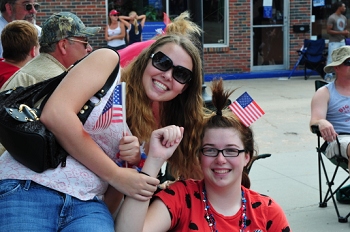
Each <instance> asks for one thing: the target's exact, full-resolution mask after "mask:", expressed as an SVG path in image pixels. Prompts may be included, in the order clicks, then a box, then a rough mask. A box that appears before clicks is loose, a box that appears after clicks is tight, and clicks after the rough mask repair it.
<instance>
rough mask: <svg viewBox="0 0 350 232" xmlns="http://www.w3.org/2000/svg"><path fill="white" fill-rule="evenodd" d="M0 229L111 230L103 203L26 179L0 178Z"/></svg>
mask: <svg viewBox="0 0 350 232" xmlns="http://www.w3.org/2000/svg"><path fill="white" fill-rule="evenodd" d="M0 231H33V232H34V231H35V232H37V231H61V232H68V231H71V232H73V231H74V232H76V231H83V232H90V231H91V232H96V231H101V232H102V231H103V232H114V224H113V219H112V216H111V214H110V213H109V211H108V209H107V206H106V205H105V203H104V202H103V201H101V200H99V199H98V198H97V197H95V199H93V200H88V201H81V200H79V199H77V198H74V197H71V196H70V195H67V194H63V193H60V192H57V191H55V190H53V189H50V188H46V187H44V186H42V185H39V184H37V183H35V182H33V181H30V180H27V181H26V180H0Z"/></svg>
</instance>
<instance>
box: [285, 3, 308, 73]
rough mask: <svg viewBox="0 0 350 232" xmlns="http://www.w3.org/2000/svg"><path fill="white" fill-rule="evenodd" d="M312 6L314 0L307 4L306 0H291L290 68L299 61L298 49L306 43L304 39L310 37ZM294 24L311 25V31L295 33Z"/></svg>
mask: <svg viewBox="0 0 350 232" xmlns="http://www.w3.org/2000/svg"><path fill="white" fill-rule="evenodd" d="M311 7H312V2H311V1H309V2H308V3H307V4H305V1H304V0H291V1H290V29H289V34H290V43H289V44H290V45H289V57H290V69H292V68H293V66H294V64H295V63H296V62H297V60H298V58H299V56H298V54H297V52H296V51H297V50H299V49H300V48H301V46H302V45H303V44H304V39H310V36H311ZM293 25H310V31H309V32H307V33H294V32H293Z"/></svg>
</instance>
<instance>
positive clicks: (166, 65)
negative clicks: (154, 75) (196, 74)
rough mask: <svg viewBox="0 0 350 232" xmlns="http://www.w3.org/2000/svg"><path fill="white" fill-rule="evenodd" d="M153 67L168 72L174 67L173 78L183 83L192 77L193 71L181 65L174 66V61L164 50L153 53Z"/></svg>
mask: <svg viewBox="0 0 350 232" xmlns="http://www.w3.org/2000/svg"><path fill="white" fill-rule="evenodd" d="M151 59H152V65H153V67H155V68H157V69H159V70H160V71H163V72H166V71H168V70H169V69H171V68H173V73H172V75H173V78H174V79H175V80H176V81H177V82H179V83H181V84H186V83H187V82H189V81H190V80H191V79H192V71H191V70H189V69H187V68H185V67H182V66H180V65H178V66H174V64H173V61H172V60H171V59H170V58H169V57H168V56H167V55H165V54H164V53H163V52H157V53H154V54H152V55H151Z"/></svg>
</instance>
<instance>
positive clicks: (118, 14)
mask: <svg viewBox="0 0 350 232" xmlns="http://www.w3.org/2000/svg"><path fill="white" fill-rule="evenodd" d="M111 16H119V14H112V15H111Z"/></svg>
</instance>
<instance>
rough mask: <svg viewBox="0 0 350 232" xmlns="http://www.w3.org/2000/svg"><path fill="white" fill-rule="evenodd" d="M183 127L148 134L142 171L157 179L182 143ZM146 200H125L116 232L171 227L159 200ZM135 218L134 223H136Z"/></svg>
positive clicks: (165, 128) (173, 127)
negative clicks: (162, 167)
mask: <svg viewBox="0 0 350 232" xmlns="http://www.w3.org/2000/svg"><path fill="white" fill-rule="evenodd" d="M182 136H183V128H180V127H177V126H168V127H164V128H161V129H158V130H155V131H154V132H153V133H152V135H151V140H150V148H149V154H148V157H147V159H146V162H145V164H144V166H143V168H142V172H144V173H146V174H147V175H150V176H152V177H156V176H157V174H158V172H159V169H160V168H161V166H162V165H163V163H164V162H165V161H166V160H167V159H168V158H169V157H170V156H171V155H172V154H173V153H174V151H175V149H176V148H177V146H178V145H179V143H180V142H181V139H182ZM148 206H149V201H138V200H135V199H132V198H130V197H126V198H125V200H124V202H123V204H122V206H121V208H120V210H119V212H118V215H117V220H116V225H115V231H118V232H123V231H125V232H126V231H152V232H154V231H167V230H168V229H169V228H170V225H171V219H170V215H169V212H168V210H167V208H166V206H165V204H164V203H163V202H162V201H161V200H155V202H153V203H152V205H151V207H150V209H148ZM135 218H137V220H135Z"/></svg>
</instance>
